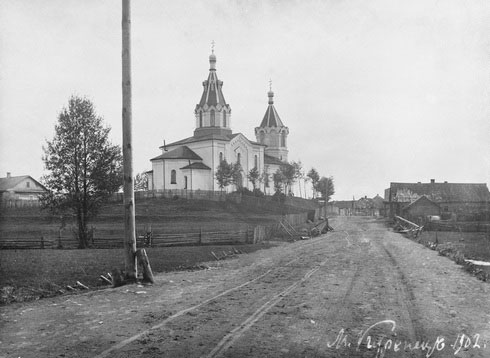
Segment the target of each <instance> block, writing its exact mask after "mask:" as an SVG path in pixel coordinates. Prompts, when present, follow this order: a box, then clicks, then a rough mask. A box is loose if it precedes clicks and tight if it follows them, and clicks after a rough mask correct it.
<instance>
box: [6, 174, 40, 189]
mask: <svg viewBox="0 0 490 358" xmlns="http://www.w3.org/2000/svg"><path fill="white" fill-rule="evenodd" d="M26 179H31V180H33V181H34V182H35V183H36V184H37V185H39V186H40V187H41V188H42V189H44V190H48V189H46V187H45V186H44V185H42V184H41V183H40V182H38V181H37V180H36V179H34V178H33V177H31V176H30V175H20V176H14V177H12V176H11V177H5V178H0V191H7V190H11V189H13V188H15V186H17V185H18V184H19V183H21V182H22V181H23V180H26ZM32 189H33V188H30V191H32Z"/></svg>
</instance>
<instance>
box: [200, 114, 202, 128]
mask: <svg viewBox="0 0 490 358" xmlns="http://www.w3.org/2000/svg"><path fill="white" fill-rule="evenodd" d="M201 127H202V111H200V112H199V128H201Z"/></svg>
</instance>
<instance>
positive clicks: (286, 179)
mask: <svg viewBox="0 0 490 358" xmlns="http://www.w3.org/2000/svg"><path fill="white" fill-rule="evenodd" d="M279 171H280V172H281V176H282V184H283V186H284V193H285V194H288V193H290V191H291V187H292V185H293V184H294V182H295V181H296V179H295V178H296V170H295V167H294V166H293V165H292V164H289V163H284V164H283V165H281V166H280V167H279Z"/></svg>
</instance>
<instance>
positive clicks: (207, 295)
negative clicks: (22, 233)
mask: <svg viewBox="0 0 490 358" xmlns="http://www.w3.org/2000/svg"><path fill="white" fill-rule="evenodd" d="M331 226H333V227H334V228H335V231H334V232H332V233H328V234H327V235H322V236H320V237H317V238H314V239H310V240H304V241H297V242H295V243H289V244H287V243H282V244H278V245H277V246H275V247H273V248H271V249H268V250H261V251H257V252H254V253H251V254H244V255H239V256H237V257H236V258H233V259H230V260H225V261H219V262H217V261H215V262H213V263H209V265H210V266H211V269H209V270H202V271H194V272H172V273H165V274H161V275H159V276H158V277H157V280H158V281H157V284H156V285H154V286H150V287H143V286H137V285H132V286H123V287H120V288H117V289H107V290H103V291H95V292H90V293H87V294H83V295H77V296H61V297H56V298H50V299H44V300H40V301H37V302H31V303H25V304H13V305H10V306H5V307H2V308H1V309H0V319H1V323H0V357H1V358H3V357H383V356H384V357H490V300H489V292H490V285H489V284H488V283H485V282H482V281H478V280H477V279H476V278H474V277H472V276H470V275H469V274H467V273H466V272H464V271H463V270H462V269H461V267H460V266H457V265H456V264H455V263H453V262H452V261H450V260H449V259H447V258H445V257H441V256H438V254H437V252H435V251H432V250H429V249H427V248H425V247H424V246H422V245H420V244H417V243H415V242H413V241H411V240H408V239H406V238H404V237H403V236H401V235H399V234H396V233H393V232H390V231H389V230H388V229H387V228H386V227H385V226H384V225H383V224H382V223H379V222H376V221H375V220H374V219H367V218H359V217H342V218H337V219H335V220H332V221H331Z"/></svg>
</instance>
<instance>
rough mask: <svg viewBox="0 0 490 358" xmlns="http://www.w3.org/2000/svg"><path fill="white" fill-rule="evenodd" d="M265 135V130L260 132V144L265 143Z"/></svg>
mask: <svg viewBox="0 0 490 358" xmlns="http://www.w3.org/2000/svg"><path fill="white" fill-rule="evenodd" d="M264 136H265V133H264V132H260V135H259V138H260V139H259V141H260V144H264Z"/></svg>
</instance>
